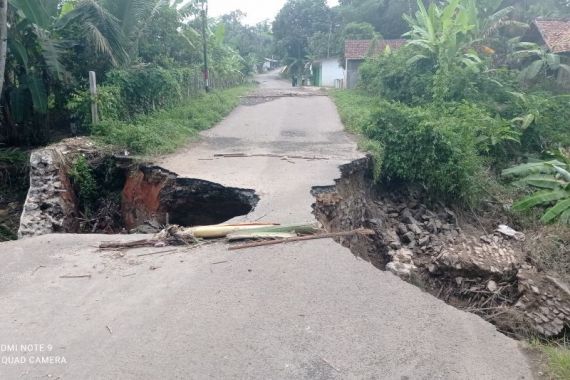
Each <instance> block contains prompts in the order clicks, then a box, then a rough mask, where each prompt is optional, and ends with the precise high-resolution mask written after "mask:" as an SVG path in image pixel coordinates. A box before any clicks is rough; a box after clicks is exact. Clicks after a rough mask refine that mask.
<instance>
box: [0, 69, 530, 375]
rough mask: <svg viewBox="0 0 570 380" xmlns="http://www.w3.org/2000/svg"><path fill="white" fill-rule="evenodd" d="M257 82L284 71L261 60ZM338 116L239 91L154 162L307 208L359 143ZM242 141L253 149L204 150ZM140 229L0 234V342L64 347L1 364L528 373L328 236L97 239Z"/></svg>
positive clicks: (472, 326) (275, 208) (496, 340)
mask: <svg viewBox="0 0 570 380" xmlns="http://www.w3.org/2000/svg"><path fill="white" fill-rule="evenodd" d="M260 82H262V85H261V87H262V89H261V90H263V91H265V90H268V91H271V90H274V89H283V90H287V87H288V84H287V83H285V82H283V81H280V80H278V78H276V77H275V75H274V74H271V75H267V76H263V77H262V78H260ZM291 131H293V132H292V133H291ZM299 131H302V132H303V134H304V135H303V137H300V136H299ZM342 131H343V126H342V123H341V121H340V118H339V116H338V114H337V112H336V109H335V106H334V104H333V103H332V101H331V100H330V99H327V98H326V97H323V96H308V97H282V98H278V99H275V100H274V101H271V102H268V103H263V104H259V105H256V106H253V107H238V108H237V109H236V110H235V111H234V112H233V113H232V114H231V115H230V116H229V117H227V118H226V119H225V120H223V121H222V122H221V123H220V124H219V125H218V126H216V127H215V128H213V129H211V130H208V131H205V132H203V133H202V134H201V140H200V141H197V142H195V143H191V144H189V145H188V146H187V148H186V149H182V150H180V151H179V152H177V153H175V154H173V155H171V156H168V157H164V158H162V159H160V160H157V162H156V165H157V166H160V167H161V168H164V169H166V170H168V171H169V172H172V173H177V174H179V176H180V177H183V178H200V179H201V180H204V181H209V182H213V183H220V184H224V186H226V187H232V188H236V189H243V188H252V189H256V193H257V194H258V196H259V197H260V199H259V202H258V204H257V206H256V207H255V209H254V210H253V211H252V212H250V213H249V214H247V215H244V216H241V217H238V218H235V219H233V220H232V221H263V222H280V223H282V224H289V223H300V222H309V221H314V216H313V215H312V209H311V204H312V203H314V198H313V196H312V195H311V194H310V189H311V188H312V187H313V186H314V185H315V184H323V185H334V179H335V178H338V177H339V170H338V167H339V166H340V165H343V164H346V163H349V162H351V161H353V160H355V159H358V158H361V157H362V154H361V153H359V152H358V151H357V149H356V143H355V139H354V138H352V137H351V136H349V135H348V134H345V133H343V132H342ZM300 140H303V141H302V142H304V144H298V145H295V144H296V143H297V142H299V141H300ZM206 142H207V143H206ZM244 152H246V153H249V154H252V153H255V154H259V155H260V156H255V157H246V158H231V159H226V158H220V159H212V158H213V157H214V156H215V155H216V154H220V153H222V154H233V153H244ZM263 154H276V155H282V156H287V157H282V158H279V157H271V156H261V155H263ZM292 156H301V157H311V156H312V157H315V156H317V157H326V158H327V159H326V160H306V159H296V158H291V157H292ZM203 159H206V160H203ZM138 239H140V237H137V236H136V235H74V234H65V235H60V234H54V235H46V236H40V237H34V238H29V239H24V240H20V241H17V242H10V243H3V244H2V245H0V259H1V265H0V336H1V337H2V340H3V342H7V343H20V342H42V343H45V344H51V345H52V346H53V351H52V353H51V355H58V356H65V357H66V359H67V362H68V363H67V364H66V365H65V366H53V367H41V366H19V367H18V366H12V367H10V366H9V367H0V377H2V378H18V377H22V376H25V377H26V378H31V377H37V378H39V377H46V376H48V375H51V376H52V377H53V378H57V377H60V378H84V377H86V376H92V377H96V378H125V379H131V378H132V379H135V378H136V379H151V378H164V377H167V378H198V379H203V378H256V379H257V378H274V379H314V378H327V379H328V378H330V379H347V378H358V379H365V378H366V379H368V378H379V379H402V378H410V379H466V378H476V379H530V378H532V370H531V368H530V365H529V362H528V361H527V359H526V358H525V356H524V354H523V353H522V352H521V350H520V348H519V345H518V343H517V342H516V341H514V340H512V339H509V338H507V337H505V336H504V335H502V334H500V333H498V332H497V331H496V329H495V328H494V327H493V326H492V325H490V324H489V323H486V322H484V321H483V320H482V319H480V318H479V317H477V316H475V315H472V314H468V313H464V312H461V311H459V310H457V309H455V308H453V307H451V306H449V305H446V304H445V303H443V302H441V301H439V300H437V299H435V298H434V297H432V296H429V295H426V294H425V293H423V292H421V291H420V290H418V289H417V288H416V287H414V286H411V285H409V284H407V283H405V282H403V281H401V280H400V279H398V278H397V277H395V276H393V275H392V274H390V273H386V272H381V271H378V270H376V269H375V268H373V267H372V266H371V265H370V264H369V263H368V262H365V261H364V260H358V259H355V257H354V256H353V255H352V254H350V252H349V250H347V249H346V248H344V247H342V246H340V245H338V244H336V243H335V242H334V241H332V240H331V239H324V240H316V241H310V242H299V243H294V244H286V245H279V246H272V247H262V248H256V249H248V250H243V251H239V252H230V251H228V250H227V245H226V244H221V243H218V244H211V245H205V246H200V247H198V248H196V249H193V250H190V249H188V248H186V247H181V248H179V249H175V250H174V251H171V249H170V248H169V249H158V248H146V249H141V250H127V251H116V252H101V251H99V250H98V249H97V248H95V247H96V246H98V244H99V243H100V242H102V241H114V242H125V241H136V240H138ZM22 374H24V375H22Z"/></svg>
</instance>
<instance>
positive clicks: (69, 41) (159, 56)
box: [0, 0, 268, 145]
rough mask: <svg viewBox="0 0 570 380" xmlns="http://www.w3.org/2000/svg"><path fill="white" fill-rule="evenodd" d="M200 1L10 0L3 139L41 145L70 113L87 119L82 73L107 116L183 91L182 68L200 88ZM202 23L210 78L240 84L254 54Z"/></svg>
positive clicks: (142, 108) (159, 103) (172, 98)
mask: <svg viewBox="0 0 570 380" xmlns="http://www.w3.org/2000/svg"><path fill="white" fill-rule="evenodd" d="M203 3H204V4H205V3H206V2H203V1H201V0H191V1H184V0H168V1H167V0H45V1H44V0H42V1H32V0H9V5H10V6H9V10H8V11H9V12H8V19H9V28H8V30H9V33H8V45H9V49H8V59H7V65H6V76H5V78H6V85H5V86H4V87H5V91H3V93H2V94H0V95H1V96H0V102H1V104H0V107H1V109H2V113H1V115H0V119H1V122H0V125H1V127H0V138H2V139H3V140H5V141H7V142H8V143H10V144H21V145H24V144H38V143H46V142H47V141H48V140H49V139H50V137H51V136H52V135H53V134H55V133H54V131H53V129H54V128H58V129H63V128H65V127H67V126H69V125H70V124H72V123H75V119H77V118H78V119H79V121H80V123H81V124H82V125H85V123H84V122H83V120H84V119H86V118H87V115H88V113H87V110H88V106H87V107H86V105H87V104H88V103H89V102H90V101H91V99H90V97H89V95H87V93H86V90H85V87H86V86H87V83H88V72H89V71H95V72H96V73H97V78H98V80H99V86H100V88H101V95H99V96H98V99H97V101H98V102H100V104H101V107H102V108H103V110H102V111H103V112H102V114H103V117H105V118H114V117H118V118H119V119H124V118H125V115H126V116H128V117H130V118H132V117H134V116H135V115H136V114H138V113H139V112H149V111H153V110H155V109H158V108H161V107H169V106H173V105H175V104H176V102H178V101H180V100H181V99H182V96H181V94H182V93H185V95H186V96H187V95H188V94H187V92H188V89H189V87H188V86H185V85H186V84H187V83H189V80H188V78H189V77H190V75H191V77H192V80H191V81H192V82H193V83H194V82H195V85H193V86H192V91H193V92H197V91H199V90H198V87H199V86H200V85H201V84H200V82H201V79H199V78H200V77H202V76H203V73H202V68H201V66H202V65H203V54H202V48H203V40H202V38H201V34H200V33H199V32H197V30H200V29H201V25H202V17H201V14H200V10H201V6H202V4H203ZM209 21H210V23H209V24H210V25H211V27H209V28H208V29H207V30H206V37H207V38H206V43H207V44H208V46H209V49H208V55H209V57H208V58H209V59H210V61H211V62H212V67H211V71H212V74H213V75H212V76H213V77H214V78H216V77H217V78H218V80H219V82H220V83H221V82H224V85H223V86H222V87H224V86H226V84H230V83H236V82H241V77H240V80H237V79H236V77H237V76H238V73H240V71H241V72H242V73H249V72H250V71H251V70H250V69H246V67H251V66H253V65H250V64H249V63H246V62H251V59H252V58H251V57H250V56H247V57H242V56H241V55H240V54H239V52H238V51H236V50H235V49H233V48H232V47H231V46H228V44H227V43H226V42H225V37H224V33H220V31H223V29H224V28H223V26H221V24H219V23H218V22H216V21H215V20H209ZM237 27H238V26H237V25H236V28H237ZM266 31H267V29H266ZM250 36H251V35H247V36H246V37H245V38H246V39H247V38H249V37H250ZM265 37H266V38H267V36H265ZM256 43H257V41H253V42H252V44H256ZM267 45H268V43H267V40H265V46H266V47H267ZM244 54H246V53H245V52H244ZM248 54H249V53H248ZM248 60H249V61H248ZM190 73H191V74H190ZM241 75H243V74H241ZM182 83H184V85H183V84H182ZM117 91H119V92H120V93H119V94H117ZM125 105H126V106H127V109H126V110H121V107H122V106H125ZM62 132H63V133H62ZM69 132H70V130H69V129H67V130H65V131H64V130H60V131H58V133H57V134H58V135H62V134H65V133H67V134H68V133H69Z"/></svg>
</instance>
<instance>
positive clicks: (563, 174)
mask: <svg viewBox="0 0 570 380" xmlns="http://www.w3.org/2000/svg"><path fill="white" fill-rule="evenodd" d="M561 166H562V165H553V167H554V170H556V172H557V173H558V174H559V175H560V176H561V177H562V178H564V180H565V181H567V182H570V173H569V172H568V171H567V170H564V169H562V167H561Z"/></svg>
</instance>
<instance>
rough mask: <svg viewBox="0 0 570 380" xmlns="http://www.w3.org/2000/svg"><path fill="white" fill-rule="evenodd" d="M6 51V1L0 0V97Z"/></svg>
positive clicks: (2, 86)
mask: <svg viewBox="0 0 570 380" xmlns="http://www.w3.org/2000/svg"><path fill="white" fill-rule="evenodd" d="M7 49H8V0H0V97H1V96H2V90H3V89H4V71H5V70H6V51H7Z"/></svg>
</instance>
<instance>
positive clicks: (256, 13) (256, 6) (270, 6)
mask: <svg viewBox="0 0 570 380" xmlns="http://www.w3.org/2000/svg"><path fill="white" fill-rule="evenodd" d="M327 1H328V3H329V5H330V6H334V5H337V4H338V0H327ZM285 2H286V0H209V1H208V4H209V7H210V8H209V14H210V16H213V17H217V16H221V15H223V14H226V13H229V12H231V11H235V10H237V9H239V10H241V11H242V12H245V13H247V17H246V19H245V20H244V21H245V23H246V24H250V25H253V24H256V23H258V22H260V21H263V20H265V19H269V20H270V21H273V19H274V18H275V16H276V15H277V13H279V10H280V9H281V8H282V7H283V5H284V4H285Z"/></svg>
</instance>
